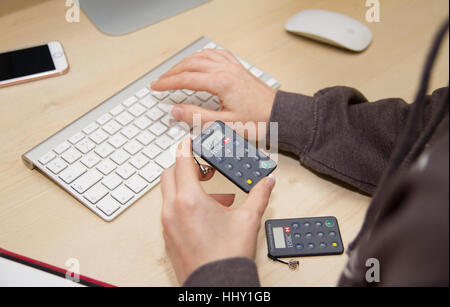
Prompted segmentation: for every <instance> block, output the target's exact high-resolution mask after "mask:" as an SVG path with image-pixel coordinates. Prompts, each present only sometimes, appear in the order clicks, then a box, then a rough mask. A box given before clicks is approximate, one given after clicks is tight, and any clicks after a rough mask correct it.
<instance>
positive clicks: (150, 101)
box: [140, 96, 157, 109]
mask: <svg viewBox="0 0 450 307" xmlns="http://www.w3.org/2000/svg"><path fill="white" fill-rule="evenodd" d="M140 103H141V104H142V105H143V106H145V107H146V108H147V109H150V108H151V107H153V106H154V105H155V104H157V102H156V101H155V100H153V99H152V98H151V97H150V96H147V97H145V98H143V99H141V101H140Z"/></svg>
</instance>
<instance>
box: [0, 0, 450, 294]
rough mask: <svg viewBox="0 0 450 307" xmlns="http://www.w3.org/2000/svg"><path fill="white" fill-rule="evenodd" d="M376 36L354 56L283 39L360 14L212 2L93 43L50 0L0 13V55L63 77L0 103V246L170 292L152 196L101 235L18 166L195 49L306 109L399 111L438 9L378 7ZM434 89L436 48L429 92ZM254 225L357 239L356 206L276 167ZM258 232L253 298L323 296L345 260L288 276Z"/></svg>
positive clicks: (414, 0)
mask: <svg viewBox="0 0 450 307" xmlns="http://www.w3.org/2000/svg"><path fill="white" fill-rule="evenodd" d="M380 3H381V22H379V23H370V24H367V25H368V26H369V28H370V29H371V30H372V31H373V34H374V41H373V43H372V45H371V46H370V47H369V49H368V50H367V51H365V52H363V53H361V54H355V53H350V52H346V51H343V50H340V49H337V48H334V47H329V46H326V45H323V44H318V43H315V42H313V41H311V40H308V39H304V38H300V37H297V36H294V35H291V34H288V33H286V32H285V31H284V30H283V26H284V23H285V22H286V21H287V19H288V18H289V17H291V16H292V15H294V14H295V13H297V12H298V11H301V10H303V9H308V8H321V9H329V10H333V11H337V12H340V13H344V14H347V15H349V16H352V17H354V18H355V19H357V20H360V21H362V22H364V23H366V22H365V13H366V10H367V9H368V8H367V7H365V1H362V0H341V1H334V0H321V1H317V0H302V1H297V0H245V1H242V0H213V1H211V2H209V3H207V4H204V5H202V6H200V7H198V8H196V9H193V10H190V11H187V12H184V13H182V14H179V15H177V16H175V17H173V18H169V19H166V20H164V21H162V22H159V23H157V24H155V25H152V26H150V27H146V28H144V29H142V30H139V31H136V32H134V33H131V34H129V35H125V36H118V37H114V36H107V35H104V34H102V33H100V32H99V31H98V30H97V29H96V28H95V27H94V25H93V24H92V23H91V22H90V21H89V19H88V18H87V17H86V15H85V14H83V13H82V14H81V20H80V22H79V23H68V22H66V20H65V14H66V10H67V8H66V7H65V1H61V0H46V1H43V0H3V1H2V4H1V5H0V29H1V31H0V50H8V49H15V48H20V47H22V46H29V45H33V44H38V43H41V42H47V41H52V40H59V41H61V42H62V44H63V46H64V48H65V51H66V53H67V56H68V59H69V62H70V65H71V70H70V72H69V73H68V74H67V75H64V76H60V77H57V78H51V79H46V80H41V81H37V82H32V83H28V84H23V85H18V86H13V87H9V88H4V89H0V143H1V144H2V150H1V152H0V173H1V176H0V246H1V247H3V248H5V249H9V250H12V251H14V252H17V253H21V254H24V255H27V256H29V257H33V258H36V259H38V260H41V261H45V262H48V263H50V264H53V265H56V266H60V267H64V266H65V264H66V261H67V260H68V259H69V258H76V259H78V260H79V263H80V272H81V274H84V275H87V276H90V277H93V278H96V279H99V280H103V281H105V282H109V283H112V284H115V285H120V286H133V285H139V286H143V285H147V286H157V285H160V286H173V285H176V284H177V283H176V279H175V275H174V273H173V270H172V268H171V265H170V262H169V260H168V258H167V257H166V255H165V252H164V242H163V238H162V235H161V223H160V210H161V193H160V188H159V186H157V187H155V188H154V189H153V190H152V191H150V192H149V193H148V194H147V195H146V196H145V197H143V198H142V199H141V200H139V201H138V202H137V203H135V204H134V205H133V206H132V207H131V208H129V209H128V210H127V211H126V212H124V213H123V214H122V215H121V216H119V217H118V218H117V219H116V220H115V221H113V222H111V223H106V222H103V221H102V220H101V219H100V218H98V217H97V216H96V215H94V214H93V213H91V212H90V211H89V210H88V209H86V208H85V207H84V206H83V205H81V204H80V203H79V202H78V201H76V200H75V199H74V198H72V197H71V196H70V195H69V194H68V193H66V192H64V191H63V190H62V189H61V188H59V187H58V186H57V185H55V184H54V183H53V182H51V181H50V180H49V179H48V178H47V177H45V176H44V175H42V174H41V173H39V172H38V171H30V170H29V169H27V168H26V167H25V166H24V165H23V164H22V161H21V158H20V157H21V154H23V153H24V152H25V151H27V150H28V149H30V148H31V147H33V146H34V145H36V144H38V143H40V142H41V141H42V140H44V139H45V138H47V137H48V136H49V135H51V134H53V133H54V132H56V131H58V130H59V129H61V128H63V127H64V126H66V125H67V124H69V123H70V122H72V121H73V120H75V119H76V118H78V117H79V116H81V115H83V114H84V113H85V112H87V111H88V110H90V109H91V108H93V107H95V106H96V105H97V104H99V103H100V102H102V101H103V100H105V99H106V98H108V97H110V96H111V95H112V94H114V93H116V92H117V91H119V90H120V89H122V88H123V87H125V86H127V85H128V84H129V83H130V82H132V81H134V80H135V79H137V78H138V77H140V76H142V75H143V74H145V73H146V72H148V71H149V70H151V69H152V68H153V67H155V66H157V65H158V64H159V63H161V62H162V61H164V60H165V59H167V58H168V57H170V56H171V55H172V54H174V53H176V52H177V51H179V50H181V49H182V48H183V47H184V46H186V45H188V44H189V43H191V42H192V41H194V40H195V39H197V38H199V37H201V36H206V37H209V38H210V39H212V40H215V41H217V42H219V43H220V44H222V45H223V46H225V47H227V48H229V49H230V50H232V51H233V52H235V53H236V54H238V55H240V56H241V57H243V58H244V59H247V60H248V61H250V62H252V63H254V64H255V65H257V66H259V67H261V68H262V69H264V70H266V71H267V72H269V73H270V74H272V75H273V76H276V77H277V78H278V79H279V80H280V81H281V83H282V88H281V89H282V90H286V91H293V92H301V93H304V94H309V95H312V94H313V93H314V92H315V91H317V90H319V89H321V88H324V87H327V86H334V85H347V86H352V87H356V88H358V89H359V90H361V91H362V92H363V93H364V94H365V95H366V96H367V97H368V98H369V99H370V100H376V99H381V98H385V97H403V98H405V99H407V100H409V101H410V100H411V99H412V98H413V97H414V94H415V89H416V86H417V85H418V82H419V76H420V72H421V70H422V67H423V63H424V59H425V56H426V54H427V51H428V49H429V45H430V43H431V41H432V37H433V35H434V33H435V31H436V29H437V27H438V26H439V24H440V23H441V22H442V21H443V20H444V19H445V18H446V17H447V16H448V5H449V4H448V1H447V0H433V1H426V0H396V1H380ZM447 82H448V42H446V44H445V47H444V50H443V52H442V54H441V56H440V58H439V62H438V65H436V68H435V72H434V75H433V79H432V82H431V88H437V87H441V86H446V85H447ZM276 175H277V185H276V188H275V190H274V192H273V196H272V198H271V201H270V204H269V207H268V209H267V211H266V213H265V215H264V220H265V219H268V218H285V217H301V216H321V215H334V216H336V217H337V218H338V220H339V222H340V226H341V231H342V237H343V240H344V243H345V245H346V246H347V245H348V243H349V242H351V240H352V239H353V238H354V236H355V235H356V233H357V231H358V230H359V227H360V226H361V223H362V220H363V217H364V214H365V211H366V209H367V206H368V204H369V201H370V199H369V198H368V197H366V196H364V195H361V194H360V193H358V192H355V191H351V190H349V189H346V188H344V187H342V186H340V185H337V184H335V183H333V182H332V181H330V180H325V179H324V178H321V177H319V176H317V175H316V174H314V173H312V172H310V171H308V170H307V169H305V168H303V167H302V166H301V165H300V164H299V162H298V161H296V160H294V159H292V158H289V157H286V156H281V157H280V159H279V169H278V170H277V173H276ZM205 189H206V190H208V191H215V192H229V193H230V192H231V193H233V192H234V193H237V202H241V201H242V200H243V199H244V195H243V194H242V193H241V192H239V191H238V190H237V188H236V187H234V186H233V185H232V184H230V183H229V182H227V180H225V179H224V178H223V177H222V176H219V175H218V176H216V178H214V179H213V180H212V181H211V182H208V183H206V184H205ZM266 253H267V247H266V242H265V235H264V230H263V229H262V228H261V230H260V232H259V236H258V251H257V256H256V262H257V265H258V267H259V274H260V277H261V281H262V284H263V285H265V286H269V285H270V286H307V285H312V286H313V285H323V286H332V285H335V284H336V282H337V280H338V278H339V275H340V272H341V271H342V269H343V267H344V265H345V263H346V260H347V256H346V255H340V256H328V257H312V258H305V259H302V260H301V267H300V269H299V270H298V271H295V272H293V271H290V270H289V269H288V268H287V267H286V266H283V265H281V264H278V263H274V262H272V261H270V260H268V259H267V257H266Z"/></svg>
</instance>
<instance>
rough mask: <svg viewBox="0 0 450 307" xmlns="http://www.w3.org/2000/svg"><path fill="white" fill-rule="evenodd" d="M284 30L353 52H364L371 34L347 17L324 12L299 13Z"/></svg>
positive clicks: (364, 27) (361, 25) (369, 41)
mask: <svg viewBox="0 0 450 307" xmlns="http://www.w3.org/2000/svg"><path fill="white" fill-rule="evenodd" d="M285 29H286V30H287V31H289V32H292V33H294V34H298V35H301V36H305V37H308V38H310V39H314V40H318V41H320V42H323V43H327V44H330V45H333V46H337V47H341V48H345V49H348V50H351V51H355V52H361V51H363V50H365V49H366V48H367V47H368V46H369V45H370V43H371V42H372V32H371V31H370V29H369V28H368V27H367V26H365V25H364V24H362V23H360V22H359V21H357V20H355V19H353V18H350V17H348V16H345V15H342V14H339V13H335V12H330V11H326V10H305V11H301V12H300V13H298V14H296V15H295V16H293V17H292V18H290V19H289V20H288V22H287V23H286V25H285Z"/></svg>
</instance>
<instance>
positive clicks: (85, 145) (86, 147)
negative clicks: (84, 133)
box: [75, 139, 95, 154]
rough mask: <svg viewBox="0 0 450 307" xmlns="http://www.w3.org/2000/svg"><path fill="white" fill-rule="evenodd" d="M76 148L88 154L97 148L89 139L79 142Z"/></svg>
mask: <svg viewBox="0 0 450 307" xmlns="http://www.w3.org/2000/svg"><path fill="white" fill-rule="evenodd" d="M75 147H76V148H77V149H78V150H79V151H81V152H82V153H84V154H87V153H88V152H90V151H91V150H92V149H93V148H94V147H95V144H94V143H93V142H92V141H91V140H89V139H84V140H82V141H80V142H78V144H77V145H75Z"/></svg>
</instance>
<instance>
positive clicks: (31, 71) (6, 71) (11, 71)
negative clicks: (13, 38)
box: [0, 42, 69, 87]
mask: <svg viewBox="0 0 450 307" xmlns="http://www.w3.org/2000/svg"><path fill="white" fill-rule="evenodd" d="M67 71H69V63H68V62H67V59H66V57H65V55H64V50H63V47H62V45H61V43H59V42H49V43H46V44H42V45H38V46H33V47H28V48H22V49H16V50H11V51H6V52H2V53H0V87H5V86H9V85H14V84H19V83H24V82H29V81H33V80H39V79H43V78H49V77H53V76H57V75H61V74H64V73H66V72H67Z"/></svg>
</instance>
